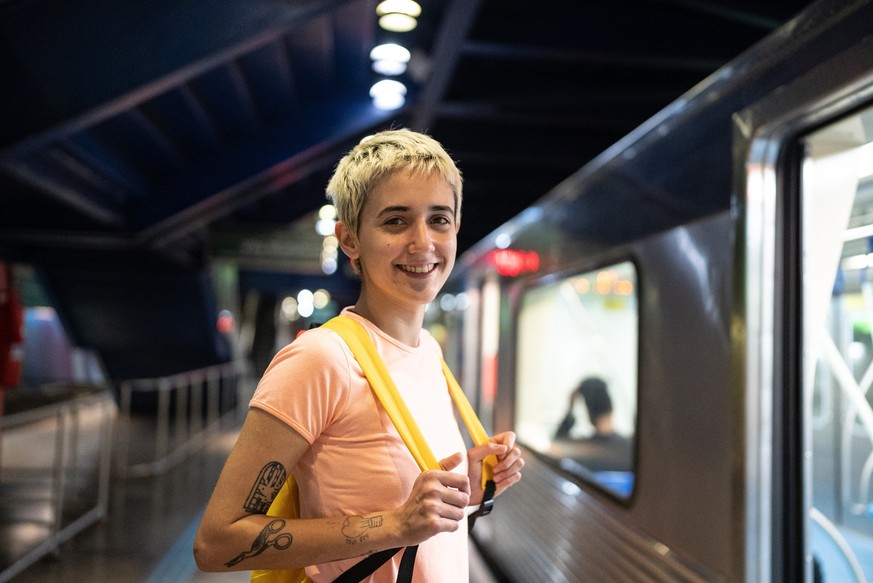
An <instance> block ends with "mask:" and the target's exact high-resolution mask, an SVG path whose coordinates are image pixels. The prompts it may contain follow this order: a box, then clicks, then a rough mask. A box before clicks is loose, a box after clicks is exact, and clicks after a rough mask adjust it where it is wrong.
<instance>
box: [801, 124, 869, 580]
mask: <svg viewBox="0 0 873 583" xmlns="http://www.w3.org/2000/svg"><path fill="white" fill-rule="evenodd" d="M803 152H804V161H803V167H802V174H801V185H802V188H801V190H802V208H803V211H802V233H803V235H802V266H803V281H804V296H805V297H804V300H803V302H804V303H803V318H804V328H803V337H804V345H803V355H804V356H803V358H804V362H803V365H804V367H803V378H804V394H805V395H807V399H806V400H805V411H804V419H805V422H806V423H807V424H808V429H807V431H806V439H808V440H809V442H808V443H806V444H805V451H806V452H807V454H808V455H807V456H806V458H805V459H808V460H810V462H809V465H808V466H807V467H806V468H805V469H804V471H805V473H806V477H807V479H806V484H808V487H810V488H811V492H807V495H806V496H805V498H806V500H807V501H808V507H807V510H808V518H807V526H806V531H807V533H809V537H808V543H807V549H808V551H809V553H808V555H809V556H810V558H811V560H810V564H811V565H812V567H811V568H813V569H815V570H816V571H818V572H819V573H820V574H821V575H822V576H823V577H822V578H823V580H824V581H855V580H857V581H863V580H865V576H866V580H868V581H870V580H873V407H871V405H873V390H871V388H870V387H871V384H873V109H868V110H866V111H864V112H861V113H859V114H856V115H852V116H851V117H849V118H847V119H844V120H842V121H840V122H839V123H835V124H833V125H831V126H828V127H825V128H823V129H821V130H819V131H817V132H815V133H814V134H811V135H809V136H807V137H806V138H805V139H804V140H803ZM810 454H811V455H810Z"/></svg>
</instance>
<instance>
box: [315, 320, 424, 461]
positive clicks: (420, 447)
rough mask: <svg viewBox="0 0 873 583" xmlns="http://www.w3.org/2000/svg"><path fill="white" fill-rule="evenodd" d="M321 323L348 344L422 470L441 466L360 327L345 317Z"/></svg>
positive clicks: (368, 338)
mask: <svg viewBox="0 0 873 583" xmlns="http://www.w3.org/2000/svg"><path fill="white" fill-rule="evenodd" d="M323 325H324V326H326V327H328V328H330V329H331V330H333V331H334V332H336V333H337V334H339V335H340V336H341V337H342V339H343V340H344V341H345V343H346V344H347V345H348V347H349V349H350V350H351V351H352V354H353V355H354V357H355V360H357V361H358V364H359V365H360V366H361V368H362V369H363V370H364V374H365V375H366V376H367V381H368V382H369V383H370V386H371V387H372V388H373V392H374V393H376V396H377V397H378V398H379V401H380V402H381V403H382V406H383V407H384V408H385V411H386V412H387V413H388V417H389V418H390V419H391V422H392V423H394V427H396V428H397V432H398V433H399V434H400V437H401V438H403V442H404V443H405V444H406V447H408V448H409V451H410V453H412V457H413V458H415V461H416V462H417V463H418V467H419V468H420V469H421V471H425V470H438V469H440V464H439V460H437V459H436V456H434V454H433V452H432V451H431V449H430V446H429V445H428V444H427V441H425V439H424V435H422V433H421V430H420V429H419V428H418V424H417V423H416V422H415V419H414V418H413V417H412V413H410V412H409V409H408V408H407V407H406V403H405V402H404V401H403V398H402V397H401V396H400V393H399V392H398V391H397V386H396V385H395V384H394V381H393V380H392V379H391V374H390V373H389V372H388V369H387V368H386V367H385V362H384V361H383V360H382V357H381V356H379V353H378V352H377V351H376V346H375V345H374V344H373V341H372V340H370V337H369V336H368V335H367V331H366V330H365V329H364V328H363V326H361V325H360V324H359V323H358V322H356V321H355V320H353V319H352V318H349V317H347V316H337V317H335V318H331V319H330V320H328V321H327V322H326V323H325V324H323Z"/></svg>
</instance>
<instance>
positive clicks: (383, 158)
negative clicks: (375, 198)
mask: <svg viewBox="0 0 873 583" xmlns="http://www.w3.org/2000/svg"><path fill="white" fill-rule="evenodd" d="M397 171H401V172H412V173H421V174H431V173H437V174H438V175H440V176H441V177H443V178H444V179H445V180H446V182H448V183H449V186H451V188H452V193H453V194H454V197H455V221H458V220H460V218H461V197H462V193H461V191H462V185H463V181H462V179H461V171H460V170H458V167H457V166H456V165H455V162H454V161H453V160H452V159H451V157H450V156H449V155H448V153H447V152H446V151H445V149H444V148H443V146H442V145H441V144H440V143H439V142H437V141H436V140H434V139H433V138H431V137H430V136H427V135H425V134H421V133H418V132H413V131H412V130H408V129H397V130H387V131H383V132H379V133H376V134H373V135H371V136H367V137H365V138H364V139H362V140H361V141H360V142H359V143H358V145H357V146H355V147H354V148H352V150H351V151H349V153H348V154H346V155H345V156H344V157H343V158H342V159H341V160H340V161H339V163H338V164H337V165H336V169H335V170H334V173H333V176H332V177H331V179H330V182H328V184H327V197H328V198H329V199H330V201H331V202H332V203H333V204H334V206H335V207H336V210H337V219H338V220H340V221H343V222H344V223H345V224H346V225H348V227H349V230H350V231H351V232H352V233H355V234H357V232H358V224H359V220H360V217H361V209H362V208H364V203H365V202H366V201H367V197H368V196H369V194H370V192H372V190H373V189H374V188H375V187H376V185H377V184H378V183H379V182H380V181H382V180H384V179H385V178H387V177H388V176H390V175H391V174H392V173H394V172H397Z"/></svg>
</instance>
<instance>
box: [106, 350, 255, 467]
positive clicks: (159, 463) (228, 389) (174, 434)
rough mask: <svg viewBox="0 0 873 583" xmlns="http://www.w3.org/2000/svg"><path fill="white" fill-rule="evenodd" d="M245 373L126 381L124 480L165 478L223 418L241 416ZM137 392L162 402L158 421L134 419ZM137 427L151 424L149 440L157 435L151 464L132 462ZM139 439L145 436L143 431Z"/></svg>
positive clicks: (121, 442) (119, 451) (122, 395)
mask: <svg viewBox="0 0 873 583" xmlns="http://www.w3.org/2000/svg"><path fill="white" fill-rule="evenodd" d="M243 369H244V366H243V364H242V363H239V362H231V363H226V364H221V365H215V366H210V367H206V368H202V369H197V370H192V371H187V372H184V373H179V374H175V375H171V376H165V377H159V378H151V379H131V380H126V381H123V382H121V384H120V385H119V399H120V404H119V406H120V409H121V416H120V418H119V422H118V423H117V432H118V433H117V438H116V444H117V445H116V456H115V471H116V473H118V474H119V475H122V476H154V475H158V474H162V473H164V472H166V471H167V470H168V469H170V468H171V467H173V466H174V465H175V464H177V463H179V462H180V461H182V460H183V459H185V457H186V456H188V455H189V454H190V453H192V452H193V451H194V450H196V449H197V448H198V447H199V446H200V445H202V444H203V442H204V440H205V439H206V438H208V437H209V435H210V434H212V433H214V432H216V431H218V430H219V429H220V427H221V423H222V420H223V419H225V418H227V417H234V416H236V414H237V410H238V406H239V403H240V401H241V400H242V399H243V397H242V395H240V380H241V378H242V372H243ZM137 393H139V394H141V395H143V396H153V397H154V398H155V399H156V400H157V411H156V414H155V415H154V416H153V417H148V418H147V419H145V420H143V419H139V420H137V419H135V418H134V417H135V416H134V414H133V411H132V409H133V400H134V396H135V395H136V394H137ZM223 400H224V401H225V402H224V403H223V402H222V401H223ZM227 401H233V402H231V403H228V402H227ZM137 422H139V424H140V426H142V424H143V423H148V424H149V426H148V427H145V428H144V430H145V433H144V435H146V436H151V437H150V438H151V439H153V442H154V443H153V447H151V448H150V449H152V451H153V453H152V454H151V455H150V456H147V457H149V458H150V459H146V460H145V461H141V460H135V459H131V458H132V457H133V454H132V452H131V443H130V438H131V432H132V431H133V429H134V427H135V426H136V423H137ZM171 422H172V423H171ZM138 435H143V434H142V433H139V432H138ZM138 453H140V454H141V453H142V452H141V451H140V452H138Z"/></svg>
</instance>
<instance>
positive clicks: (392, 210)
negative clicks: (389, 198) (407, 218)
mask: <svg viewBox="0 0 873 583" xmlns="http://www.w3.org/2000/svg"><path fill="white" fill-rule="evenodd" d="M405 212H409V207H408V206H402V205H395V206H386V207H385V208H383V209H382V210H381V211H379V214H377V215H376V216H377V217H381V216H382V215H385V214H389V213H405Z"/></svg>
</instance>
